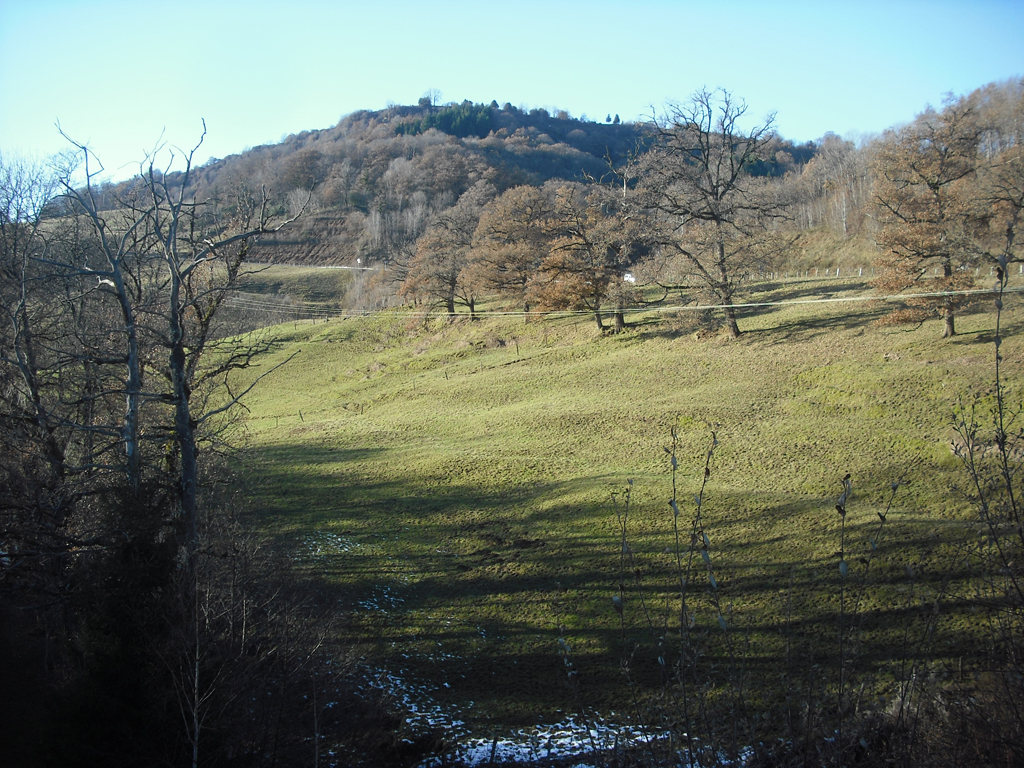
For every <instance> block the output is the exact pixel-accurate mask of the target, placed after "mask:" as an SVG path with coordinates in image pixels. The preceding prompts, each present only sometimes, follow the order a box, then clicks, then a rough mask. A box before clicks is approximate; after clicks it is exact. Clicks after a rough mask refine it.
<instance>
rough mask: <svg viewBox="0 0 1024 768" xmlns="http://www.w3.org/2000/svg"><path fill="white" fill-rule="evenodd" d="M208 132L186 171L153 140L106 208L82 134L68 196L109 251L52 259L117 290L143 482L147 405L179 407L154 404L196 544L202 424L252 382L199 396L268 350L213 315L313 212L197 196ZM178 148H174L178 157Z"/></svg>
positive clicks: (118, 332) (190, 546) (239, 196)
mask: <svg viewBox="0 0 1024 768" xmlns="http://www.w3.org/2000/svg"><path fill="white" fill-rule="evenodd" d="M204 136H205V132H204ZM72 143H74V142H72ZM201 144H202V138H201V139H200V141H199V143H197V145H196V146H195V147H194V148H193V149H192V150H190V151H187V152H183V153H182V161H183V165H184V168H183V169H182V170H181V171H178V172H175V173H172V172H170V171H171V169H170V167H168V168H165V169H163V170H161V169H159V168H158V167H157V165H156V157H157V153H156V152H154V153H153V154H152V155H151V156H150V157H148V158H147V160H146V162H145V163H143V164H142V166H141V168H140V173H139V176H138V177H137V179H136V180H135V184H134V186H133V187H132V188H131V190H130V192H129V193H128V194H127V195H126V196H125V197H124V198H123V199H121V200H120V201H119V206H118V208H116V209H115V210H114V211H112V212H103V211H101V210H100V209H99V207H98V205H97V198H96V194H95V192H94V179H95V178H96V176H97V175H98V174H99V173H100V170H96V169H94V167H93V165H92V164H91V162H90V161H91V160H92V159H93V158H92V157H91V154H90V152H89V150H88V149H87V148H86V147H84V146H83V145H81V144H77V143H74V146H75V147H76V148H77V149H78V151H79V152H81V154H82V157H83V161H84V169H85V171H84V173H85V183H84V185H83V186H75V185H74V184H73V183H72V180H71V178H70V177H66V178H65V180H64V196H65V198H66V199H67V201H68V202H69V204H70V206H71V207H72V208H73V209H74V210H76V211H79V212H80V215H81V217H82V218H83V219H84V221H85V223H86V224H85V226H86V228H87V230H88V235H89V236H90V237H91V238H92V239H93V240H94V241H95V242H96V244H97V249H98V252H99V257H100V258H99V260H98V261H97V262H96V263H94V264H86V265H84V266H83V265H79V264H77V263H72V262H67V261H66V262H63V263H56V262H54V263H52V265H51V266H53V267H54V268H55V269H57V270H58V271H59V272H60V273H61V274H62V276H63V277H64V278H65V279H67V278H73V279H79V280H81V279H85V280H88V279H93V280H95V281H96V282H97V285H98V286H99V291H100V293H101V294H104V295H109V296H110V297H111V298H112V299H113V302H114V304H115V305H116V307H117V310H118V313H119V317H118V322H117V327H116V328H111V329H106V332H107V333H108V334H112V335H114V336H115V337H116V338H118V339H119V343H118V346H119V347H120V349H119V350H118V351H117V352H116V354H113V353H112V354H113V357H112V358H111V359H112V360H116V361H118V362H119V364H120V366H123V367H122V370H123V384H122V386H121V391H122V393H123V397H124V399H125V403H126V405H125V408H124V412H123V416H122V418H121V420H120V427H119V433H120V439H121V443H122V446H123V451H124V464H123V466H124V473H125V477H126V481H127V485H128V487H129V489H130V490H131V491H132V493H138V492H139V489H140V487H141V481H142V473H143V445H142V441H143V438H144V435H143V433H142V416H143V414H142V411H143V408H144V407H147V408H151V409H156V410H161V409H168V408H169V409H170V411H171V413H170V414H169V417H170V418H169V419H164V418H163V417H161V416H155V420H156V423H157V425H158V426H157V428H156V429H155V431H154V433H153V434H151V435H148V436H147V437H148V438H149V439H150V440H154V439H155V440H156V441H160V442H163V441H165V440H166V436H167V433H169V434H170V436H171V437H172V439H173V442H174V446H175V450H174V452H173V454H172V455H171V456H169V457H165V459H164V461H163V463H164V466H165V467H166V468H170V470H171V471H170V475H171V476H172V478H173V479H172V480H171V482H172V484H173V486H174V487H175V495H176V497H177V505H178V508H179V514H180V516H181V520H182V521H183V540H182V545H183V546H184V548H185V550H186V552H187V553H190V555H189V556H191V553H194V552H195V550H196V548H197V546H198V542H199V525H198V501H197V488H198V482H199V466H198V451H197V444H198V435H199V433H200V431H201V430H202V428H203V427H204V425H205V424H206V423H207V422H208V421H209V420H210V419H212V418H214V417H215V416H217V415H218V414H220V413H223V412H224V411H226V410H227V409H229V408H230V407H232V406H233V405H234V404H235V403H237V402H238V399H239V397H240V396H241V395H242V394H244V392H232V391H231V389H230V387H229V386H228V388H227V389H226V391H227V392H228V395H227V397H226V398H225V399H224V401H223V402H221V403H220V404H218V405H217V406H215V407H212V408H208V409H206V410H203V409H197V408H196V407H195V397H196V396H197V393H200V392H204V389H205V388H206V387H207V386H208V385H210V384H212V383H213V382H218V383H220V384H223V385H227V384H228V382H227V380H226V377H227V375H228V374H229V373H230V372H231V371H233V370H237V369H239V368H244V367H247V366H248V365H249V364H250V363H251V361H252V359H253V357H254V356H255V355H256V354H257V353H258V352H259V351H261V350H260V348H259V347H258V346H257V347H256V348H252V347H246V346H237V345H232V346H231V347H230V348H229V349H228V348H224V347H223V346H218V345H217V343H216V340H215V339H213V338H212V337H211V331H212V329H213V325H212V324H213V319H214V317H215V315H216V312H217V310H218V309H219V308H220V306H221V304H222V303H223V301H224V299H225V298H226V296H227V295H228V292H229V291H230V290H231V288H232V287H233V286H234V285H235V284H236V282H237V280H238V278H239V276H240V274H241V270H242V267H243V265H244V264H245V260H246V258H247V256H248V254H249V251H250V248H251V247H252V245H253V244H254V243H255V242H256V241H257V240H258V238H259V237H260V236H261V235H263V234H267V233H272V232H276V231H278V230H279V229H281V228H282V227H284V226H287V225H288V224H289V223H291V222H292V221H294V220H295V218H297V216H298V215H301V213H302V211H301V210H300V211H299V213H298V214H296V215H293V216H291V217H289V218H286V219H284V220H279V221H276V222H275V221H272V217H271V213H270V206H269V197H268V195H267V193H266V191H265V190H264V191H263V192H262V194H261V195H260V196H258V197H257V196H254V195H253V194H252V193H251V192H250V191H249V190H247V189H244V188H243V189H240V190H237V191H236V192H235V194H234V195H232V204H231V205H230V206H223V205H222V206H221V207H220V209H221V211H223V210H225V209H226V210H228V211H229V214H228V215H225V214H223V213H217V214H208V206H207V204H206V203H204V202H203V201H201V200H198V199H197V198H196V197H195V192H194V188H193V185H192V178H191V174H192V171H193V159H194V156H195V153H196V151H198V149H199V147H200V145H201ZM176 159H177V156H176V153H175V152H173V151H172V152H171V153H170V163H172V164H173V162H174V161H175V160H176ZM211 347H218V349H217V352H218V354H217V355H216V362H214V363H213V364H212V365H201V361H204V360H205V359H206V356H207V353H208V352H209V351H211ZM161 350H162V354H163V355H164V356H165V357H164V361H163V362H161V361H160V357H161V353H160V351H161ZM147 369H152V371H153V373H154V374H158V375H159V377H160V379H162V380H163V381H165V382H166V385H167V386H166V389H164V388H157V387H156V386H154V387H152V388H150V387H149V386H146V372H147ZM155 383H156V382H154V384H155ZM250 386H251V385H250ZM245 391H248V389H246V390H245Z"/></svg>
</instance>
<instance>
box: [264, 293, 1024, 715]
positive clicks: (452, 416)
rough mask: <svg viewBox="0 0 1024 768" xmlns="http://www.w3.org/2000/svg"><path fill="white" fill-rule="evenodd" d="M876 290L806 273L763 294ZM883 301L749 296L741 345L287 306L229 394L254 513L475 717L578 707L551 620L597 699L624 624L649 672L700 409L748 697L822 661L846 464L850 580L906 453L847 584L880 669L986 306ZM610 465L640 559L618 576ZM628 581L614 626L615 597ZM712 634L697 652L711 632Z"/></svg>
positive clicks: (936, 562)
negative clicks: (954, 312) (926, 313)
mask: <svg viewBox="0 0 1024 768" xmlns="http://www.w3.org/2000/svg"><path fill="white" fill-rule="evenodd" d="M868 291H869V289H868V288H867V287H866V286H865V285H863V284H859V283H856V282H839V281H836V280H833V281H831V282H828V283H826V282H824V281H822V282H804V283H793V284H788V285H777V286H768V287H767V289H766V290H765V291H764V292H763V293H761V294H758V295H757V296H756V297H755V300H768V299H775V298H785V299H807V298H813V297H821V296H825V295H831V296H834V297H853V296H857V295H866V294H867V293H868ZM989 303H990V302H985V306H988V304H989ZM1007 304H1008V305H1009V306H1008V308H1007V311H1006V312H1005V313H1004V324H1005V323H1007V322H1009V326H1010V330H1009V332H1008V333H1007V334H1006V341H1005V343H1004V345H1003V355H1004V358H1005V371H1006V373H1007V380H1008V382H1009V383H1010V386H1011V390H1012V394H1013V395H1014V397H1015V398H1016V400H1017V401H1019V400H1020V395H1021V388H1020V382H1021V381H1022V378H1021V372H1022V370H1024V343H1022V336H1021V329H1022V322H1024V309H1022V306H1021V300H1020V298H1019V294H1014V295H1013V296H1011V297H1010V298H1009V300H1008V302H1007ZM881 311H882V310H881V308H879V307H877V306H875V305H873V304H869V303H841V304H805V305H793V306H787V307H771V308H763V309H758V310H753V311H748V313H747V314H746V315H745V316H743V317H741V323H740V325H741V328H742V329H744V331H745V333H744V335H743V337H742V338H741V339H739V340H735V341H733V340H727V339H726V338H724V337H721V336H716V335H710V336H707V335H701V334H694V332H693V330H694V328H693V327H692V323H693V317H694V315H693V314H692V313H673V312H662V313H654V312H652V313H648V314H641V315H637V316H635V317H633V318H632V325H631V327H630V328H629V329H628V331H627V332H626V333H624V334H621V335H618V336H613V335H609V336H604V337H601V336H599V335H598V334H597V331H596V329H595V328H594V324H593V322H592V320H590V319H589V318H571V317H570V318H566V317H562V318H551V319H547V320H544V321H539V320H538V321H533V322H530V323H524V322H523V319H522V318H521V317H512V316H510V317H504V316H498V317H490V318H486V319H484V320H482V321H480V322H476V323H470V322H468V321H464V320H460V321H458V322H455V323H452V324H447V323H436V322H432V323H430V324H429V325H428V326H424V324H423V323H422V321H420V320H417V319H415V318H409V317H407V316H403V315H401V314H400V313H395V314H380V315H377V316H374V317H368V318H350V319H344V320H341V319H335V320H331V321H329V322H327V323H323V322H321V323H317V324H309V323H291V324H285V325H282V326H279V327H277V328H276V329H275V331H274V333H275V334H276V336H277V338H278V339H279V340H280V341H281V347H280V349H279V350H278V351H277V352H276V353H275V355H276V356H277V358H278V359H284V358H285V357H286V356H287V355H290V354H293V353H295V352H296V351H298V350H301V352H299V353H298V355H297V356H296V358H295V359H294V360H293V361H292V362H291V363H289V364H288V365H286V366H285V367H283V368H282V369H280V370H279V371H277V372H275V373H274V374H272V375H270V376H268V377H267V378H266V379H265V380H264V381H263V382H262V383H261V384H260V386H259V387H258V388H257V389H256V390H255V391H254V392H253V394H252V395H251V396H250V397H249V398H248V400H247V404H248V408H249V411H248V414H247V417H246V420H245V422H244V427H245V429H246V431H247V440H248V444H249V446H250V456H251V459H252V466H253V467H254V482H255V483H256V487H257V489H258V497H259V503H258V507H259V511H260V514H261V520H262V523H263V524H264V525H265V526H266V527H267V529H268V531H270V532H271V533H272V534H273V535H274V536H275V538H276V541H277V542H278V544H279V545H280V546H282V547H287V548H289V549H290V550H292V551H294V552H295V556H296V557H297V558H300V559H301V561H302V563H303V564H305V565H307V566H308V568H309V570H310V574H311V576H312V577H313V578H316V579H323V580H324V582H325V583H326V584H328V585H329V586H330V587H331V588H332V589H335V590H336V591H337V596H338V599H339V604H338V605H339V611H340V612H341V614H342V615H343V617H344V625H343V630H342V631H343V633H344V637H343V639H344V642H346V643H349V644H351V645H352V646H353V647H355V648H356V649H358V651H359V652H360V653H362V654H364V655H365V656H367V657H368V658H369V659H371V660H372V661H373V662H374V663H375V664H379V665H380V666H382V667H385V668H388V669H390V670H393V671H400V672H401V673H402V674H403V675H405V676H406V677H407V678H409V679H410V680H414V681H417V682H425V683H427V684H428V685H430V686H431V687H432V688H433V689H434V690H435V691H436V692H437V698H438V699H439V700H440V701H442V702H443V703H445V704H447V705H450V706H452V707H456V708H459V709H460V711H461V712H462V716H463V718H464V719H467V720H469V721H470V722H471V723H477V724H479V723H482V722H486V721H493V722H500V723H502V724H505V725H514V724H519V723H525V722H528V721H529V722H535V721H536V720H538V719H544V718H547V717H555V716H556V714H555V713H556V712H557V711H559V710H561V711H569V710H573V709H574V708H575V707H576V706H577V702H576V701H575V700H574V697H573V695H572V694H571V693H570V691H569V689H568V687H567V686H566V685H565V684H564V681H565V680H566V675H565V667H564V666H563V661H562V659H561V658H560V656H559V645H558V639H559V637H563V638H564V639H565V640H566V641H567V642H568V643H569V644H570V645H571V647H572V656H573V663H574V664H575V665H576V668H577V669H578V670H579V679H580V687H579V691H580V696H581V697H582V700H583V701H584V703H585V704H587V705H588V706H593V707H596V708H599V709H601V710H602V711H609V710H613V709H622V708H625V707H626V705H627V702H628V700H629V696H628V694H627V687H626V678H625V676H624V675H623V674H621V672H620V667H621V665H620V662H621V661H622V659H623V656H624V648H625V653H626V654H627V655H629V654H632V655H631V665H630V673H631V675H632V677H633V678H634V679H637V680H640V681H642V682H644V683H645V684H652V683H655V682H656V681H657V678H658V674H659V673H658V665H657V662H656V659H657V656H658V655H659V651H658V650H657V644H658V639H659V637H660V636H661V635H663V634H664V633H665V629H666V628H668V629H669V630H671V628H672V627H673V626H678V623H679V619H678V606H675V607H673V604H672V602H671V595H672V590H673V584H678V581H677V579H676V578H675V576H674V575H673V574H674V572H673V563H674V559H673V556H672V555H670V554H667V553H666V548H670V547H671V546H672V545H673V535H672V513H671V510H670V508H669V506H668V503H667V502H668V499H669V497H670V494H671V476H670V471H669V463H668V456H667V454H666V453H665V448H666V446H668V445H669V443H670V440H671V437H670V432H671V429H672V428H673V427H677V428H678V432H679V439H680V443H679V447H678V456H679V461H680V472H679V476H678V478H677V480H678V483H679V489H680V491H679V498H680V502H681V506H682V507H683V517H686V516H688V515H692V513H693V509H694V504H693V501H692V495H693V494H694V493H696V492H697V491H698V489H699V487H700V482H701V474H702V471H703V466H704V465H703V461H704V453H705V451H706V450H707V448H708V445H709V441H710V430H711V429H712V428H713V429H714V430H715V431H716V433H717V435H718V440H719V446H718V447H717V449H716V452H715V455H714V459H713V463H712V473H711V477H710V480H709V484H708V488H707V491H706V492H705V496H704V514H705V517H706V525H707V530H708V532H709V536H710V538H711V554H712V558H713V562H714V565H715V569H716V570H715V573H716V575H717V577H718V582H719V590H718V594H719V595H720V596H721V600H722V604H723V610H724V609H725V607H726V606H727V607H728V622H729V626H730V632H733V633H734V634H733V635H732V637H734V638H735V639H736V640H737V644H736V647H737V648H740V649H741V653H740V656H741V657H742V661H741V662H740V661H738V662H733V666H732V668H734V669H735V668H742V669H743V670H745V671H746V672H747V673H749V674H750V680H751V681H752V685H751V688H750V693H749V696H750V698H751V700H761V699H767V698H768V697H769V696H771V695H772V693H771V691H772V690H777V686H778V685H779V684H781V683H780V680H781V679H782V675H783V673H784V672H785V671H786V670H792V669H793V668H794V667H795V666H800V667H801V668H802V667H804V666H806V665H807V664H809V662H810V661H812V660H813V661H815V662H819V663H821V664H823V665H824V667H823V668H824V670H825V671H823V672H822V673H821V674H822V676H823V677H827V676H828V675H830V674H832V672H830V671H829V664H830V660H831V662H834V660H835V658H837V654H836V651H835V637H836V621H837V619H836V614H837V610H838V605H839V597H838V584H839V577H838V573H837V562H838V558H837V556H836V554H835V553H836V551H837V550H838V548H839V523H840V519H839V516H838V515H837V514H836V512H835V511H834V505H835V497H836V496H837V495H838V494H839V492H840V490H841V487H840V484H839V481H840V479H841V478H842V477H843V476H844V475H845V474H846V473H848V472H849V473H851V475H852V479H853V484H854V491H855V495H854V499H853V501H852V502H851V503H850V504H849V510H850V512H849V516H848V518H847V542H848V543H847V552H848V557H847V559H848V560H850V562H851V574H852V576H853V577H854V579H852V580H851V581H850V582H849V583H850V584H851V585H852V584H855V583H860V582H859V581H856V579H859V578H860V576H861V575H862V574H863V566H861V565H859V564H857V562H856V557H857V556H866V555H867V554H868V552H869V539H870V538H871V537H873V536H876V534H875V533H873V531H874V530H875V529H876V528H877V526H878V517H877V514H876V513H877V512H879V511H881V510H882V509H883V505H884V504H885V503H886V499H887V498H888V496H889V494H890V483H891V482H892V481H894V480H895V479H897V478H898V477H901V476H903V477H905V480H906V482H907V485H906V486H905V487H902V488H900V490H899V492H898V494H897V497H896V501H895V506H894V508H893V510H892V513H891V514H890V515H889V518H888V523H887V525H886V526H885V528H884V530H883V531H882V535H881V536H880V537H878V544H879V551H878V555H877V556H876V558H875V560H874V561H873V563H872V566H871V570H870V572H869V573H868V575H867V583H868V585H869V587H870V588H869V590H868V592H867V593H866V596H865V598H864V600H863V602H862V603H861V606H862V608H863V609H864V610H863V615H864V625H863V635H862V637H863V645H862V647H861V648H860V655H859V659H860V660H861V661H859V662H858V664H859V668H861V669H863V670H864V672H865V673H866V672H867V671H868V670H871V669H875V670H878V671H879V674H880V675H881V677H872V682H871V685H873V686H878V685H881V684H882V683H884V680H885V679H887V678H886V676H887V675H890V674H891V670H892V666H891V663H892V662H893V660H894V659H899V658H902V656H903V655H904V650H905V649H906V647H907V641H905V639H904V638H905V636H906V635H905V632H906V630H908V629H911V630H912V631H911V635H910V637H911V638H913V632H915V631H917V630H916V629H914V627H916V626H917V624H915V623H914V622H916V621H918V617H919V615H920V614H922V611H924V610H925V609H924V608H922V607H921V606H922V605H925V606H926V607H927V606H929V605H931V604H932V602H933V601H934V597H935V596H934V594H933V593H932V592H929V590H934V589H935V588H937V587H936V585H937V584H938V583H939V579H940V577H941V576H942V575H943V574H945V573H947V572H948V571H949V564H950V563H952V562H953V560H952V559H951V557H952V556H951V554H950V553H951V551H953V550H951V546H955V544H956V542H958V541H961V540H962V539H963V537H964V536H965V535H966V533H965V532H966V530H967V528H966V526H965V525H964V522H963V521H964V520H965V519H967V517H968V516H969V508H968V506H967V505H966V504H965V503H964V502H962V501H961V500H959V498H958V496H957V495H956V494H955V493H954V492H952V491H951V490H950V488H951V485H952V484H954V483H956V482H960V481H962V480H963V478H962V477H961V476H960V474H959V471H958V468H957V464H956V461H955V459H954V457H953V456H952V454H951V452H950V448H949V444H950V439H951V437H952V430H951V427H950V424H951V420H952V414H953V411H954V408H955V407H956V404H957V401H958V398H961V397H966V398H970V397H972V396H973V395H974V394H975V393H980V394H985V393H986V392H989V393H990V391H991V380H992V370H993V366H992V361H993V357H994V350H993V345H992V343H991V342H992V329H993V327H994V319H995V316H994V314H992V313H989V312H988V311H987V310H982V309H979V310H978V311H977V312H976V313H974V314H971V315H966V316H964V317H963V318H962V319H961V320H960V321H959V330H960V332H961V335H960V336H958V337H956V338H954V339H953V340H950V341H943V340H942V339H940V338H939V333H940V325H939V323H940V321H938V320H936V321H934V322H930V323H926V324H925V325H923V326H922V327H920V328H916V329H906V328H899V329H891V328H888V329H886V328H879V327H876V326H873V325H872V321H873V320H874V319H875V318H877V317H878V316H879V314H880V313H881ZM627 479H632V480H633V486H632V495H631V499H630V507H629V518H628V522H627V525H628V533H629V539H630V542H631V548H632V551H633V553H634V554H635V556H636V558H637V565H638V567H639V577H638V578H637V575H636V574H634V573H633V572H632V568H631V569H630V571H629V572H628V573H627V574H625V575H623V574H621V573H620V552H621V545H620V538H619V537H620V536H621V529H620V517H619V515H620V514H621V513H622V512H624V511H625V507H624V498H625V490H626V488H627ZM908 566H910V569H911V570H912V571H913V573H914V576H913V578H911V576H910V575H909V574H910V571H908ZM705 581H706V577H705ZM620 582H621V583H623V584H624V585H625V586H626V590H627V601H626V610H625V612H624V619H625V627H623V626H622V625H621V624H620V619H619V615H618V614H617V613H616V611H615V610H613V606H612V602H611V598H612V596H613V595H614V594H615V593H616V592H617V591H618V589H619V584H620ZM638 590H639V591H638ZM701 590H702V594H704V595H709V594H710V591H709V590H708V589H707V587H706V584H705V585H703V586H702V587H701ZM640 597H643V602H644V603H645V604H646V606H647V607H648V610H649V612H650V615H651V616H652V617H653V618H652V622H653V627H652V626H650V625H649V624H648V622H647V621H646V620H645V619H644V618H643V615H642V612H641V610H640V606H641V600H640ZM677 597H678V595H677ZM694 605H695V608H696V618H697V622H698V628H702V627H708V628H712V629H716V628H717V609H716V608H713V606H712V605H711V603H710V602H709V600H708V598H707V597H706V596H705V597H695V603H694ZM950 610H951V611H952V613H951V615H950V619H949V621H948V623H947V624H946V625H945V626H946V627H947V634H946V635H944V639H943V641H942V644H941V646H940V645H935V646H928V647H927V648H925V647H924V645H921V644H918V645H916V646H914V649H915V650H920V651H921V652H923V653H928V654H932V655H936V656H948V657H949V658H958V657H959V656H960V655H962V654H964V653H965V649H966V648H968V645H967V643H968V638H969V634H970V631H971V626H970V621H969V618H967V617H966V614H964V615H959V614H956V612H955V610H954V608H951V609H950ZM709 631H710V630H709ZM669 635H671V631H669ZM709 638H710V639H711V641H712V644H711V645H709V648H711V657H710V658H712V659H713V658H717V656H716V654H725V653H726V650H725V645H724V643H723V642H722V641H721V640H720V639H715V638H714V637H711V636H709ZM947 641H948V642H947ZM787 647H788V648H789V655H788V656H787V651H786V648H787ZM634 648H636V650H634ZM787 659H788V661H787ZM719 661H721V659H719ZM865 679H866V678H865ZM469 702H473V703H472V705H470V704H469Z"/></svg>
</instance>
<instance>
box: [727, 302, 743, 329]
mask: <svg viewBox="0 0 1024 768" xmlns="http://www.w3.org/2000/svg"><path fill="white" fill-rule="evenodd" d="M725 324H726V326H727V327H728V328H729V335H730V336H732V337H733V338H734V339H738V338H739V337H740V327H739V326H738V325H737V324H736V308H735V307H734V306H733V305H732V299H731V298H729V299H726V302H725Z"/></svg>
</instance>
